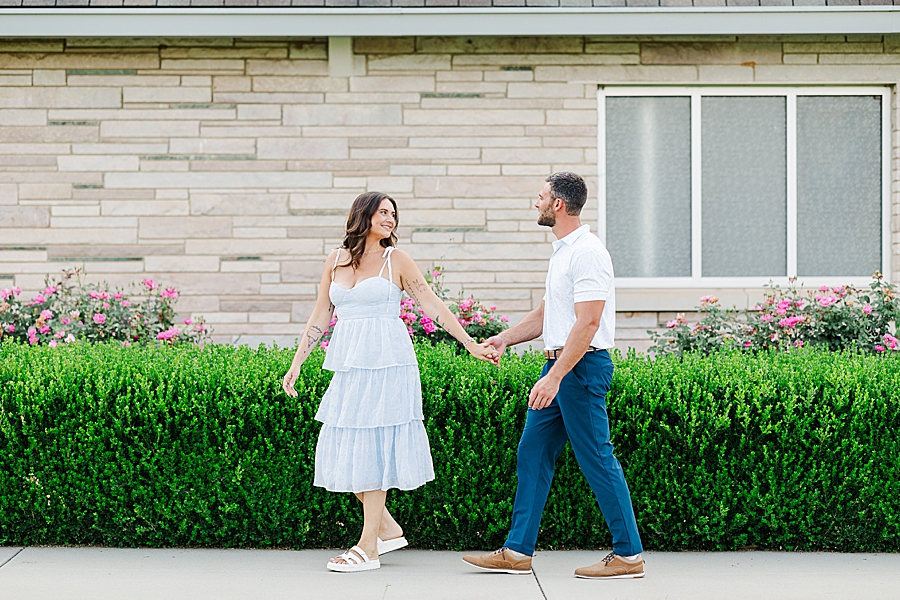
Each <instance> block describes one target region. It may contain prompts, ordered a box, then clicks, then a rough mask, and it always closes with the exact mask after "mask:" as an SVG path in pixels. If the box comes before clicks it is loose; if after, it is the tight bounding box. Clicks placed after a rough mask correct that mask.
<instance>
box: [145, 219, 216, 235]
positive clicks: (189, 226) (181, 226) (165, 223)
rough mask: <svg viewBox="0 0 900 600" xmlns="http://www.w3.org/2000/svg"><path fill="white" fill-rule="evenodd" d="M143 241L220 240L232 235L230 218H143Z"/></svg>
mask: <svg viewBox="0 0 900 600" xmlns="http://www.w3.org/2000/svg"><path fill="white" fill-rule="evenodd" d="M139 233H140V237H141V238H142V239H170V238H180V239H188V238H220V237H228V236H230V235H231V219H230V218H229V217H141V218H140V229H139Z"/></svg>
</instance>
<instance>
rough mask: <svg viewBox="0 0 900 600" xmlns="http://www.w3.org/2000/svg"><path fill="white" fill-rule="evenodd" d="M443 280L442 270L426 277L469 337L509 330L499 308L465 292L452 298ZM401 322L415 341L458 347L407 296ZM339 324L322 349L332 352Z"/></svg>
mask: <svg viewBox="0 0 900 600" xmlns="http://www.w3.org/2000/svg"><path fill="white" fill-rule="evenodd" d="M443 277H444V270H443V268H442V267H434V268H433V269H431V270H430V271H428V272H427V273H425V280H426V281H427V282H428V285H429V286H431V289H432V290H433V291H434V293H435V294H436V295H437V297H438V298H440V299H441V300H443V301H444V302H445V303H446V304H447V305H448V307H449V308H450V312H452V313H453V314H454V315H455V316H456V320H457V321H459V324H460V325H462V327H463V329H465V330H466V333H468V334H469V335H470V336H472V337H473V338H475V339H476V340H478V341H482V340H485V339H487V338H489V337H491V336H493V335H497V334H498V333H500V332H501V331H503V330H504V329H507V328H508V327H509V317H507V316H506V315H498V314H496V312H497V307H496V306H490V307H488V306H485V305H484V304H482V303H481V302H478V301H477V300H475V299H474V298H473V297H472V296H471V295H469V296H465V297H464V296H463V293H462V292H460V294H459V296H458V297H457V298H450V295H449V294H450V290H448V289H447V288H445V287H444V282H443ZM400 319H401V320H402V321H403V322H404V323H406V329H407V331H409V335H410V337H412V338H414V339H428V340H431V341H432V342H445V343H451V344H456V343H457V341H456V339H454V338H453V336H452V335H450V334H449V333H447V332H446V331H444V329H443V328H441V327H439V326H438V325H436V324H435V323H434V321H432V320H431V318H430V317H429V316H428V315H426V314H425V313H424V312H422V309H421V308H420V307H419V306H418V305H417V304H416V302H415V301H414V300H413V299H412V298H409V297H407V296H404V298H403V299H402V300H401V301H400ZM335 323H337V319H336V318H335V319H332V321H331V324H330V325H329V326H328V329H327V331H326V332H325V335H324V336H323V338H322V341H321V342H320V346H322V348H328V344H329V341H330V339H331V331H332V329H333V328H334V325H335Z"/></svg>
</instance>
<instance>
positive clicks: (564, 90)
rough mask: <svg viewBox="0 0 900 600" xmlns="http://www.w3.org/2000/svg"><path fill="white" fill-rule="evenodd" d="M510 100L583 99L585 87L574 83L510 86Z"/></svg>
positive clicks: (519, 83) (517, 84)
mask: <svg viewBox="0 0 900 600" xmlns="http://www.w3.org/2000/svg"><path fill="white" fill-rule="evenodd" d="M507 95H508V96H509V97H510V98H583V97H584V86H583V85H579V84H572V83H524V82H512V83H510V84H509V85H508V91H507Z"/></svg>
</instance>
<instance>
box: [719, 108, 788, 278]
mask: <svg viewBox="0 0 900 600" xmlns="http://www.w3.org/2000/svg"><path fill="white" fill-rule="evenodd" d="M701 102H702V108H701V115H702V118H701V132H702V133H701V156H702V158H701V160H702V165H703V166H702V172H703V173H702V194H701V196H702V200H701V201H702V213H703V218H702V232H703V233H702V240H703V259H702V260H703V276H704V277H729V276H730V277H749V276H765V277H770V276H778V275H782V276H783V275H787V221H786V219H787V185H786V180H787V173H786V171H787V158H786V156H787V152H786V144H787V137H786V129H785V123H786V120H787V115H786V100H785V98H784V97H783V96H760V97H736V96H730V97H705V98H703V99H702V100H701Z"/></svg>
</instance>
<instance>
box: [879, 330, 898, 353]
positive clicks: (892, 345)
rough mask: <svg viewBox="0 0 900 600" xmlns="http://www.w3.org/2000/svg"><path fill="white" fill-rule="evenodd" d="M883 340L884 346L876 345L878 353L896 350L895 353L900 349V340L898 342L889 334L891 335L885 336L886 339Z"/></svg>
mask: <svg viewBox="0 0 900 600" xmlns="http://www.w3.org/2000/svg"><path fill="white" fill-rule="evenodd" d="M882 340H883V341H884V344H875V351H876V352H887V351H888V349H890V350H894V351H896V350H898V349H900V340H898V339H897V338H895V337H894V336H892V335H891V334H889V333H886V334H884V337H883V338H882Z"/></svg>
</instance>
